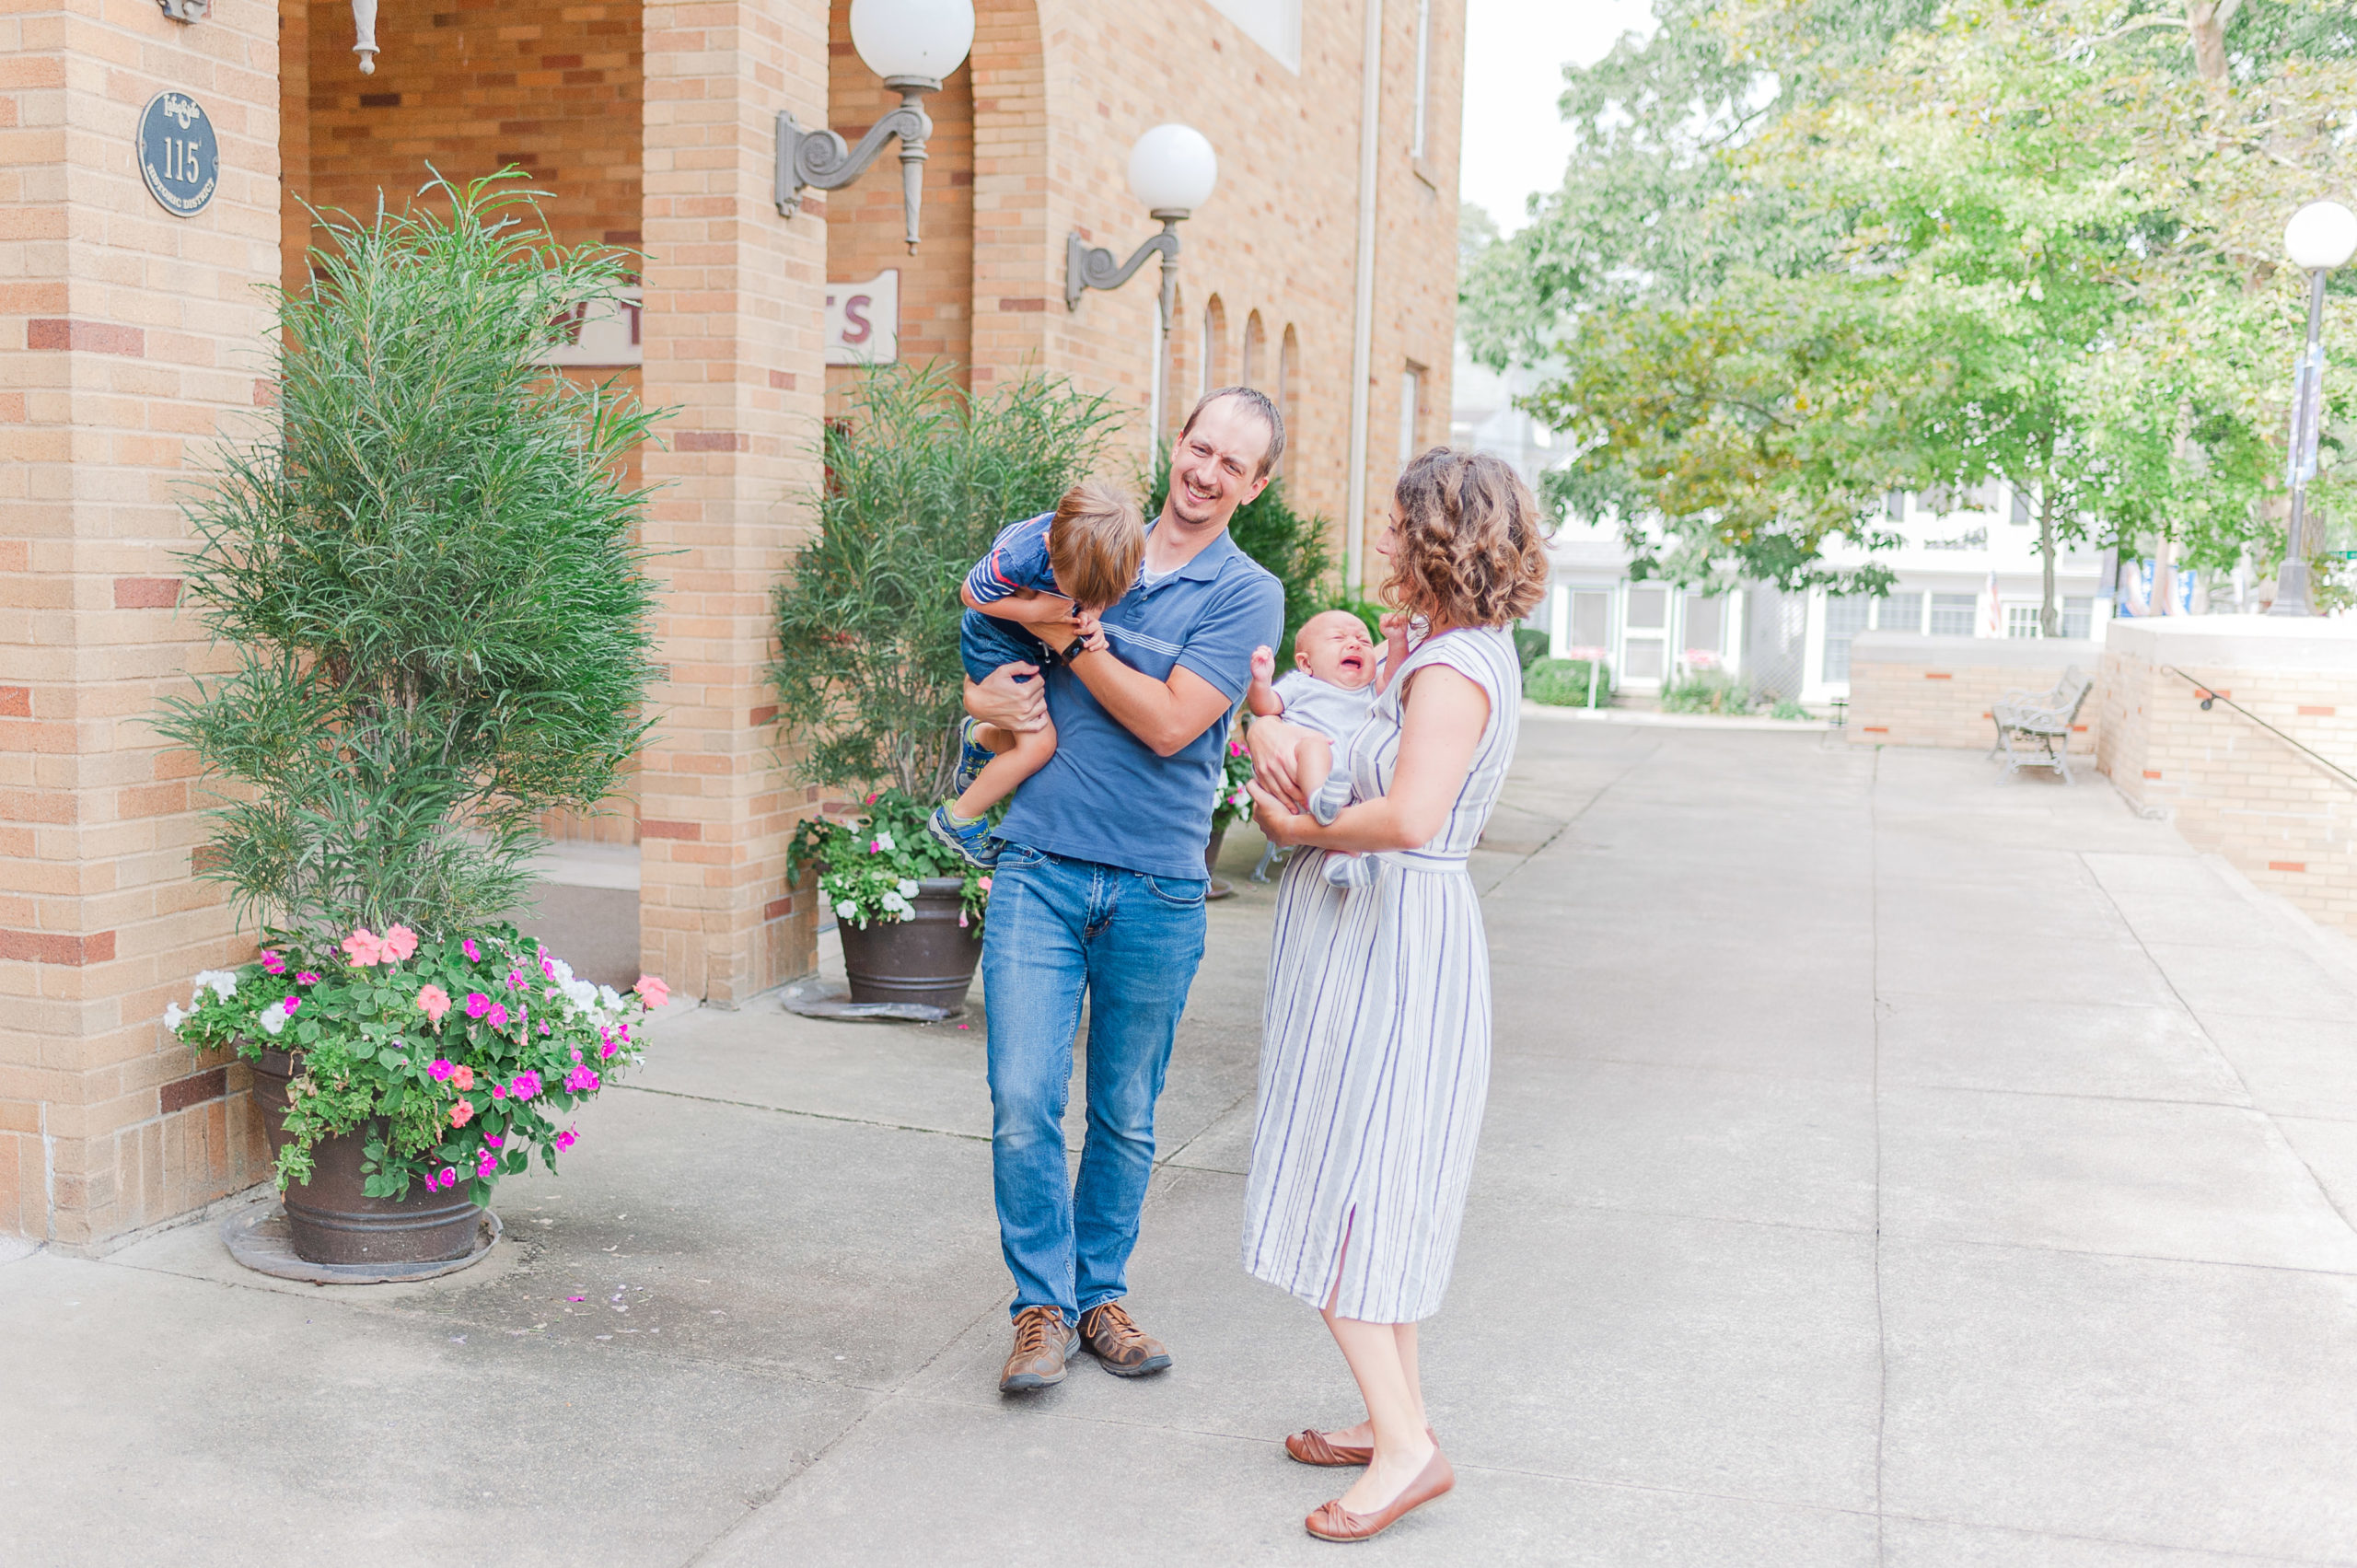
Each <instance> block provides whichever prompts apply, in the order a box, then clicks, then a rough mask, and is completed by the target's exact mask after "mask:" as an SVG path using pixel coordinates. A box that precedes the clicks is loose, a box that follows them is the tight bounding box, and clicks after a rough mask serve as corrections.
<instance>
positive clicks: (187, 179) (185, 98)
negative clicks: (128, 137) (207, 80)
mask: <svg viewBox="0 0 2357 1568" xmlns="http://www.w3.org/2000/svg"><path fill="white" fill-rule="evenodd" d="M139 172H140V173H141V174H143V175H145V177H146V180H147V189H148V192H150V193H151V194H153V195H154V196H155V198H156V200H157V202H159V203H162V205H163V208H164V210H165V211H166V212H168V213H170V214H171V215H173V216H175V217H183V218H192V217H194V216H195V215H197V214H199V213H201V212H203V210H204V208H205V204H206V203H209V202H211V201H212V200H213V192H215V191H216V190H218V189H220V186H221V143H220V141H219V139H218V138H216V137H215V135H214V134H213V122H212V121H211V120H209V119H207V118H206V117H205V113H204V106H203V104H201V103H199V102H197V101H196V99H193V98H192V97H190V96H189V95H188V94H187V93H184V92H180V91H178V90H176V89H171V88H167V89H166V90H165V91H163V92H159V93H157V95H156V96H155V97H154V98H153V99H149V100H148V103H147V108H146V110H145V112H144V113H142V114H141V115H140V116H139Z"/></svg>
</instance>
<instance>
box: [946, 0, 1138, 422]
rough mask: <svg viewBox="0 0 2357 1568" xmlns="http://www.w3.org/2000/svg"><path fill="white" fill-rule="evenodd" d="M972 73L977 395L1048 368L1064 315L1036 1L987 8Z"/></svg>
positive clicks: (985, 1) (988, 2)
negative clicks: (1055, 333) (1051, 202)
mask: <svg viewBox="0 0 2357 1568" xmlns="http://www.w3.org/2000/svg"><path fill="white" fill-rule="evenodd" d="M971 69H972V73H973V92H974V226H973V255H974V283H973V290H974V293H973V298H974V326H973V355H974V358H973V385H974V389H975V390H976V391H978V392H980V391H985V390H987V389H988V388H989V387H990V385H991V384H992V383H993V381H1006V380H1015V379H1017V378H1019V377H1021V376H1023V375H1024V374H1025V373H1026V372H1027V371H1036V370H1041V369H1045V368H1047V360H1048V358H1049V354H1050V349H1049V343H1050V338H1051V333H1052V331H1053V330H1054V329H1056V328H1059V327H1060V326H1061V324H1062V319H1063V317H1064V314H1065V311H1064V301H1063V235H1062V233H1061V232H1058V233H1056V234H1054V235H1053V236H1052V237H1051V234H1050V232H1049V230H1050V216H1049V213H1050V205H1049V192H1048V183H1049V170H1048V96H1049V95H1048V67H1047V59H1046V56H1045V54H1044V53H1043V52H1042V48H1041V43H1040V39H1039V8H1038V6H1036V5H1034V4H1033V3H1032V0H980V3H979V4H977V5H976V6H975V7H974V52H973V54H972V56H971ZM1125 156H1126V155H1125Z"/></svg>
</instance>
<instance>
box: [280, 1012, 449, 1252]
mask: <svg viewBox="0 0 2357 1568" xmlns="http://www.w3.org/2000/svg"><path fill="white" fill-rule="evenodd" d="M302 1070H303V1057H302V1053H301V1052H300V1051H294V1052H288V1051H271V1050H268V1049H267V1048H265V1049H264V1050H263V1051H262V1053H261V1061H260V1062H257V1063H254V1069H253V1074H254V1104H255V1106H256V1108H257V1109H260V1110H261V1124H262V1129H263V1131H264V1132H266V1133H267V1134H268V1135H269V1138H270V1152H271V1153H272V1154H273V1156H275V1155H276V1154H277V1153H278V1151H279V1150H280V1149H282V1148H284V1147H285V1146H286V1144H287V1141H288V1140H287V1136H286V1126H285V1122H286V1086H287V1085H288V1083H290V1082H291V1081H292V1080H293V1079H294V1077H295V1075H296V1074H297V1073H300V1072H301V1071H302ZM383 1135H384V1130H383V1128H382V1127H381V1126H377V1127H374V1128H370V1127H360V1128H355V1129H354V1130H353V1131H352V1132H346V1133H344V1134H343V1136H341V1137H336V1138H323V1139H321V1140H320V1141H319V1144H316V1145H315V1146H314V1147H313V1148H312V1150H311V1162H312V1171H311V1179H310V1181H309V1182H308V1184H307V1183H302V1182H293V1183H289V1184H288V1186H287V1189H286V1191H285V1193H284V1201H285V1204H286V1228H287V1233H288V1236H289V1238H290V1240H291V1241H292V1244H293V1246H294V1249H295V1255H296V1257H298V1258H300V1259H302V1260H304V1261H305V1262H307V1263H424V1262H440V1261H443V1260H447V1259H452V1258H463V1257H465V1256H466V1255H467V1254H468V1253H469V1252H470V1251H471V1250H473V1249H474V1245H475V1225H476V1221H477V1220H478V1219H479V1218H480V1217H481V1215H482V1207H481V1206H480V1205H478V1204H475V1203H470V1202H468V1201H467V1200H466V1199H465V1198H464V1197H462V1196H460V1195H459V1189H458V1188H455V1187H454V1188H451V1189H450V1190H448V1191H443V1192H428V1191H425V1189H424V1186H422V1185H421V1184H419V1183H416V1182H412V1183H411V1184H410V1190H409V1196H408V1197H406V1198H401V1199H399V1200H395V1199H391V1198H371V1197H369V1196H368V1195H367V1194H366V1192H365V1191H362V1188H361V1184H362V1182H363V1181H364V1180H365V1179H366V1178H365V1177H364V1176H363V1174H362V1172H361V1169H360V1161H361V1155H362V1151H363V1149H364V1148H365V1147H366V1144H367V1143H368V1140H369V1138H370V1137H372V1136H376V1137H382V1136H383ZM460 1185H461V1186H463V1185H464V1184H463V1183H461V1184H460Z"/></svg>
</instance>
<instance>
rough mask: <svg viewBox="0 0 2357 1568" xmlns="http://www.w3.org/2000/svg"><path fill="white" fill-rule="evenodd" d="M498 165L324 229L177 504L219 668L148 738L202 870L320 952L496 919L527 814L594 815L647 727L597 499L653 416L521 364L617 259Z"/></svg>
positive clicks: (620, 273) (621, 575) (637, 647)
mask: <svg viewBox="0 0 2357 1568" xmlns="http://www.w3.org/2000/svg"><path fill="white" fill-rule="evenodd" d="M537 194H538V193H537V192H528V191H526V190H523V189H521V188H520V187H519V186H518V185H517V183H516V182H515V177H514V176H512V175H509V176H493V177H491V178H488V179H485V180H478V181H475V182H473V183H471V184H470V185H467V186H466V187H464V188H463V189H460V188H457V187H453V186H450V185H448V184H447V183H445V182H443V181H440V180H435V182H433V183H432V184H430V185H428V186H427V187H426V188H425V190H424V192H421V196H422V197H423V198H424V201H425V202H430V203H434V204H435V205H443V204H447V207H448V209H449V214H448V216H447V217H444V216H441V215H437V214H435V212H433V211H431V210H428V209H427V207H426V206H425V205H424V203H421V204H420V206H419V207H417V208H415V209H412V211H410V212H406V213H402V214H399V215H384V214H381V213H380V214H379V215H377V217H376V219H375V220H374V221H373V222H369V223H358V222H354V221H353V220H351V219H350V218H348V217H343V216H334V217H330V218H327V219H325V220H324V221H325V222H326V224H327V242H326V244H325V246H324V247H323V248H321V249H320V250H316V251H315V252H314V253H313V255H312V262H313V267H314V282H313V284H312V285H311V287H310V288H309V289H308V291H306V292H305V293H303V294H301V295H299V296H290V297H284V298H282V300H281V302H280V310H279V320H280V328H281V331H280V332H279V333H278V334H277V335H276V336H275V338H274V339H273V345H274V346H273V354H274V357H275V366H274V369H275V374H274V376H273V385H274V386H275V388H276V389H277V394H278V405H277V416H276V422H275V428H274V430H273V433H272V435H271V436H269V437H268V438H267V439H265V440H263V441H261V442H260V443H259V444H257V445H254V446H252V447H246V448H240V449H234V450H231V451H229V452H228V453H226V455H225V457H224V459H222V464H221V470H220V473H219V475H218V480H219V482H218V483H217V485H216V486H215V488H214V490H213V492H212V494H211V495H210V496H209V497H208V498H207V499H206V500H205V501H204V502H203V504H202V505H198V506H196V507H195V508H193V509H192V522H193V525H194V528H195V532H196V536H197V540H198V543H197V545H196V547H195V549H194V550H193V551H192V552H191V553H190V554H189V555H188V556H187V558H186V581H187V584H188V589H189V593H190V596H191V598H192V599H193V601H194V602H195V604H196V605H197V607H198V612H199V614H200V616H201V617H202V619H203V623H204V625H205V627H206V629H207V630H208V631H210V632H211V633H213V635H214V636H215V637H216V638H218V639H220V640H222V641H224V642H226V643H227V644H228V645H230V647H231V648H232V650H233V651H234V653H235V656H236V659H237V666H236V668H235V669H234V670H233V671H232V672H230V673H229V674H228V675H226V677H223V678H221V679H208V680H203V681H200V682H199V683H198V690H197V691H196V694H195V695H194V696H193V697H192V698H189V699H185V700H180V701H177V702H173V703H169V704H168V707H167V711H166V714H165V715H164V717H163V718H162V720H161V721H160V724H159V727H160V728H161V729H162V730H163V732H164V733H165V734H166V735H167V736H168V737H169V738H172V739H175V740H177V741H179V742H180V743H181V744H183V745H186V746H188V747H190V748H191V749H193V750H194V751H195V752H196V753H197V755H198V756H199V758H201V759H202V761H203V763H204V765H205V767H206V769H207V771H208V772H209V773H210V774H211V775H212V776H213V777H214V778H215V779H216V780H218V781H220V782H222V783H223V784H225V785H226V790H225V794H226V796H228V798H227V800H226V804H224V805H223V806H221V807H219V808H218V809H217V810H216V811H215V813H214V829H215V830H214V836H213V841H212V842H213V849H214V851H215V860H214V864H213V866H212V868H211V870H210V871H209V873H208V874H209V875H211V876H213V877H216V878H218V879H220V880H222V881H225V882H226V883H227V884H228V885H229V887H230V889H231V890H232V892H233V895H234V896H235V897H236V899H237V900H238V901H239V902H240V904H242V905H244V906H248V907H252V908H258V909H259V910H260V911H261V912H263V914H264V915H265V917H266V918H268V919H271V920H272V921H273V922H276V923H282V924H284V925H285V926H287V927H290V928H293V929H296V930H298V931H300V932H302V933H304V934H307V935H309V936H310V937H312V938H314V939H318V940H321V941H324V942H327V943H330V944H331V943H332V941H333V940H334V938H335V937H337V936H339V935H342V934H343V933H344V932H346V931H349V930H351V929H352V928H353V927H354V926H355V925H366V926H369V927H372V928H374V929H377V930H382V929H385V928H386V927H388V926H389V925H391V924H394V923H404V924H408V925H411V926H414V927H416V928H417V929H419V930H421V931H424V932H425V933H428V934H429V935H432V934H438V933H443V932H448V931H456V930H460V929H462V928H465V927H468V926H470V925H474V924H477V923H482V922H483V921H485V920H487V919H489V918H491V917H493V916H495V915H496V914H498V913H499V912H502V911H503V910H505V909H507V908H509V907H511V906H512V905H513V904H514V903H515V902H516V901H517V899H518V898H519V896H520V895H521V893H522V891H523V889H524V888H525V887H526V885H527V883H528V873H527V872H526V870H525V862H526V860H527V858H528V856H529V854H531V852H532V850H533V849H534V848H535V847H536V846H537V843H538V842H539V835H538V832H537V830H536V829H535V827H534V819H535V818H536V817H537V815H538V814H539V813H540V812H541V811H544V810H546V809H547V808H549V807H556V806H567V807H581V808H585V809H586V808H591V807H595V806H596V805H597V804H598V802H600V801H601V800H603V799H604V798H605V797H606V796H607V795H608V794H609V792H610V789H611V786H612V784H613V781H614V775H615V772H616V770H617V769H618V768H620V767H621V764H622V763H623V762H624V761H626V760H627V759H628V758H629V757H630V756H631V755H632V753H633V751H635V750H636V749H637V747H638V744H639V741H640V738H642V736H643V735H644V732H645V729H646V721H645V719H644V718H643V717H642V716H641V703H642V700H643V698H644V693H645V691H646V687H647V683H648V682H649V680H651V679H653V677H654V674H655V670H654V667H653V665H652V664H651V662H650V658H649V653H650V648H651V645H652V641H653V632H652V624H651V616H652V609H653V601H654V587H653V584H652V583H651V581H650V580H649V578H648V576H647V575H646V573H645V571H644V559H645V557H644V552H643V551H642V550H641V549H640V548H639V547H638V545H637V544H636V543H635V542H633V540H634V535H635V530H636V528H637V525H638V522H639V520H640V517H641V515H642V513H643V510H644V504H645V496H644V493H641V492H634V491H632V490H629V489H627V488H625V487H624V486H623V484H622V483H621V478H620V475H621V463H622V460H623V458H624V456H625V455H626V454H627V453H628V452H629V451H630V450H631V449H632V448H633V447H636V446H637V445H638V444H639V443H640V442H641V441H642V440H644V438H645V437H646V435H647V432H648V426H649V416H648V415H647V414H646V413H644V412H642V411H641V410H640V409H639V408H638V407H637V406H636V405H635V404H634V403H633V401H631V400H630V399H628V398H627V397H626V396H623V395H619V394H617V393H616V392H615V391H614V390H612V389H610V388H606V387H593V386H583V385H579V384H576V383H573V382H569V381H566V380H564V379H563V378H562V377H554V376H552V375H550V374H549V372H548V370H547V368H546V367H545V366H543V365H542V364H541V363H540V355H541V354H543V353H544V352H545V351H546V350H547V349H549V348H551V347H552V346H554V345H555V344H556V343H558V342H559V341H560V340H561V338H562V335H563V332H564V331H566V327H567V319H568V318H569V317H570V315H571V313H572V312H573V311H574V310H575V309H576V308H578V307H580V306H582V305H583V304H585V303H586V302H588V301H591V300H595V299H598V298H601V297H608V296H616V295H617V294H618V293H619V291H620V290H621V287H622V286H623V285H624V284H625V282H626V281H627V276H626V261H625V259H624V258H623V257H622V256H621V255H619V254H616V253H613V252H610V251H592V250H565V249H562V248H559V247H558V246H556V245H554V244H553V243H552V241H551V240H550V238H549V237H548V235H547V233H546V231H545V230H544V229H543V228H542V226H540V222H539V219H538V214H537V211H536V210H535V209H534V208H533V206H532V205H531V203H532V200H533V197H534V196H535V195H537Z"/></svg>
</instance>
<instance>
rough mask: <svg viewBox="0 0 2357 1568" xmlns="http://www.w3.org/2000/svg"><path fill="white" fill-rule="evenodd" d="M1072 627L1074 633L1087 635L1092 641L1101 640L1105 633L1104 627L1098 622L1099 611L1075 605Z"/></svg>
mask: <svg viewBox="0 0 2357 1568" xmlns="http://www.w3.org/2000/svg"><path fill="white" fill-rule="evenodd" d="M1072 629H1073V632H1074V634H1076V635H1078V636H1083V637H1086V638H1088V639H1089V640H1090V641H1091V642H1096V641H1098V640H1101V639H1102V638H1103V637H1104V635H1105V632H1104V628H1103V627H1102V626H1101V625H1099V624H1098V622H1097V611H1095V610H1081V609H1078V608H1076V607H1075V608H1074V610H1073V612H1072Z"/></svg>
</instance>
